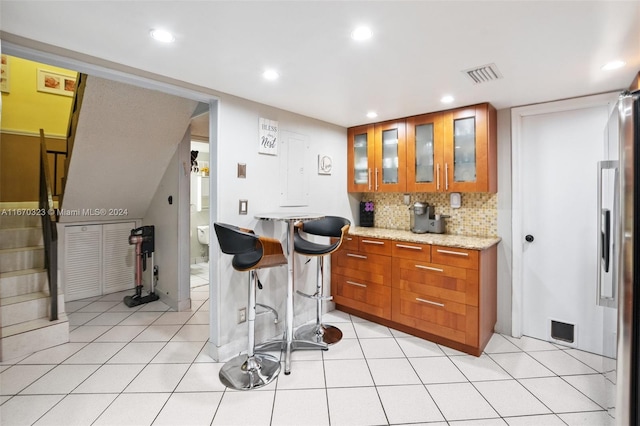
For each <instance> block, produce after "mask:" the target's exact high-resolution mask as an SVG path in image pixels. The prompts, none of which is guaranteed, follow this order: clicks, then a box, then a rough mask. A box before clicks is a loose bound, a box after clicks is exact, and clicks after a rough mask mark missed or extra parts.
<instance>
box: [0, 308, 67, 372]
mask: <svg viewBox="0 0 640 426" xmlns="http://www.w3.org/2000/svg"><path fill="white" fill-rule="evenodd" d="M67 342H69V319H68V318H67V315H66V314H65V313H61V314H59V315H58V320H57V321H49V319H48V318H39V319H36V320H32V321H28V322H23V323H20V324H15V325H11V326H6V327H2V340H0V361H8V360H10V359H14V358H18V357H22V356H25V355H28V354H31V353H34V352H37V351H40V350H43V349H47V348H51V347H54V346H57V345H61V344H63V343H67Z"/></svg>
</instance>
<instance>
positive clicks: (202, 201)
mask: <svg viewBox="0 0 640 426" xmlns="http://www.w3.org/2000/svg"><path fill="white" fill-rule="evenodd" d="M190 127H191V174H190V181H189V184H190V187H191V190H190V205H189V216H190V226H189V229H190V257H189V270H190V278H191V288H194V287H201V286H204V285H208V284H209V242H210V239H209V238H210V229H209V200H210V197H209V192H210V180H211V178H210V150H209V105H207V104H204V103H200V104H199V105H198V107H197V108H196V111H195V112H194V115H193V118H192V119H191V125H190Z"/></svg>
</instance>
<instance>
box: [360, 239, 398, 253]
mask: <svg viewBox="0 0 640 426" xmlns="http://www.w3.org/2000/svg"><path fill="white" fill-rule="evenodd" d="M359 240H360V241H359V243H358V250H359V251H361V252H363V253H371V254H380V255H383V256H391V243H392V241H391V240H382V239H380V238H367V237H360V238H359Z"/></svg>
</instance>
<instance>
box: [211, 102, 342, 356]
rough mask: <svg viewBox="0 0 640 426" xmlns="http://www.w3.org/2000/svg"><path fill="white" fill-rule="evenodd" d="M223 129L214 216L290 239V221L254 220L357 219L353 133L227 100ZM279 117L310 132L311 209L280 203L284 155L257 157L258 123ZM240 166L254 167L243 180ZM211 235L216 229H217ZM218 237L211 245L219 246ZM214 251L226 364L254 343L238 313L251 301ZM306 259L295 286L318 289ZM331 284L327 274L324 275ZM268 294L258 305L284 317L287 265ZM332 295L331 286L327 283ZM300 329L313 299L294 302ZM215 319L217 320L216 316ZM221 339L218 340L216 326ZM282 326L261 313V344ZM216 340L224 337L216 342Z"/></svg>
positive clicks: (299, 261)
mask: <svg viewBox="0 0 640 426" xmlns="http://www.w3.org/2000/svg"><path fill="white" fill-rule="evenodd" d="M218 117H219V118H218V120H219V129H218V132H217V136H216V137H217V151H216V152H215V153H214V152H213V150H214V146H216V143H215V141H214V143H212V145H211V149H212V152H211V163H210V164H211V173H212V174H217V182H218V183H217V186H216V187H215V188H214V190H216V191H217V196H216V197H212V200H214V199H216V198H217V201H218V202H217V206H212V208H216V211H215V213H213V214H212V217H214V218H216V220H217V221H220V222H226V223H231V224H234V225H238V226H243V227H248V228H253V229H255V231H256V233H258V234H262V235H266V236H271V237H276V238H278V239H280V240H281V241H284V238H285V235H286V234H285V224H284V223H281V222H262V221H258V220H256V219H255V218H254V215H255V214H256V213H260V212H269V211H278V210H291V211H307V212H319V213H325V214H331V215H338V216H343V217H346V218H348V219H350V220H352V221H353V217H352V211H351V208H350V199H349V196H348V194H347V187H346V184H347V176H346V172H347V165H346V157H347V156H346V151H347V148H346V143H347V131H346V129H345V128H343V127H339V126H335V125H332V124H328V123H325V122H321V121H318V120H314V119H311V118H307V117H303V116H300V115H297V114H293V113H290V112H287V111H283V110H279V109H276V108H271V107H268V106H265V105H261V104H256V103H254V102H250V101H246V100H242V99H238V98H235V97H230V96H227V97H225V96H223V97H221V99H220V102H219V116H218ZM260 117H263V118H267V119H270V120H276V121H278V123H279V130H280V131H281V132H282V131H289V132H294V133H298V134H302V135H306V136H307V138H308V141H309V143H310V147H311V149H310V151H311V152H310V155H309V157H310V158H308V159H306V160H307V164H306V167H307V168H308V170H309V174H310V176H309V177H310V180H309V187H310V197H309V205H308V206H305V207H280V206H279V199H280V192H279V189H280V188H279V185H278V181H279V160H280V159H279V157H278V156H270V155H263V154H258V140H259V131H258V119H259V118H260ZM318 154H326V155H330V156H331V157H332V158H333V171H332V174H331V175H328V176H327V175H318V174H317V155H318ZM237 163H245V164H246V165H247V178H246V179H239V178H237V177H236V176H237ZM239 199H246V200H248V201H249V211H248V214H247V215H239V214H238V200H239ZM211 225H212V232H213V224H211ZM215 238H216V236H215V233H212V235H211V239H212V246H214V245H217V242H215ZM214 253H216V251H215V250H212V256H211V262H210V267H211V270H212V282H211V303H213V304H217V306H212V312H216V311H218V312H219V313H218V315H217V318H212V321H216V325H215V326H213V325H212V327H211V330H212V332H211V334H212V335H211V342H212V344H211V348H210V349H211V351H210V352H211V355H212V356H213V357H214V358H215V359H225V358H228V357H230V356H232V355H235V354H237V353H238V352H239V351H241V350H244V349H245V348H246V344H247V340H246V339H247V337H246V336H247V331H246V329H247V325H246V323H243V324H236V318H237V310H238V309H239V308H240V307H244V306H246V303H247V280H248V278H247V273H240V272H236V271H234V270H233V268H232V267H231V256H228V255H221V256H220V258H219V259H217V260H216V258H215V255H214ZM305 261H306V259H304V258H300V257H299V256H296V263H295V268H296V276H295V277H296V289H299V290H303V291H306V292H311V290H312V288H313V287H314V285H315V268H316V266H315V260H312V261H311V262H309V263H308V264H307V265H304V262H305ZM325 278H326V282H327V283H328V282H329V277H328V275H327V276H326V277H325ZM260 280H261V281H262V282H263V284H264V289H263V290H261V291H258V295H257V300H258V302H259V303H265V304H268V305H271V306H273V307H274V308H276V309H277V310H278V313H279V315H280V317H281V318H282V319H283V318H284V316H285V294H286V293H285V287H286V280H287V275H286V267H277V268H271V269H270V270H263V271H262V272H260ZM325 287H326V290H327V292H328V290H329V288H328V287H329V286H328V285H327V286H325ZM294 304H295V317H296V326H297V325H299V324H302V323H304V322H306V321H308V320H311V319H312V318H314V312H315V311H314V305H313V302H312V301H311V300H309V299H304V298H300V297H295V303H294ZM212 316H216V315H214V314H212ZM212 324H214V323H213V322H212ZM216 327H217V328H219V330H220V336H219V339H217V338H216V336H215V334H216V332H215V328H216ZM281 327H282V321H281V322H280V324H279V325H278V326H275V325H274V324H273V318H272V317H271V316H270V315H264V316H259V317H258V319H257V321H256V341H260V340H262V339H265V338H268V337H273V336H275V335H277V334H280V333H281V332H282V328H281ZM216 339H217V340H216Z"/></svg>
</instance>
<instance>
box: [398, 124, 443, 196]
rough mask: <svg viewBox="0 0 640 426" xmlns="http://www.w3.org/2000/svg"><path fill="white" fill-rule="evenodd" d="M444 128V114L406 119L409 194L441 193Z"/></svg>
mask: <svg viewBox="0 0 640 426" xmlns="http://www.w3.org/2000/svg"><path fill="white" fill-rule="evenodd" d="M442 125H443V123H442V113H433V114H424V115H419V116H415V117H409V118H407V191H409V192H436V191H441V188H442V187H443V184H442V182H443V176H442V170H443V127H442Z"/></svg>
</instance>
